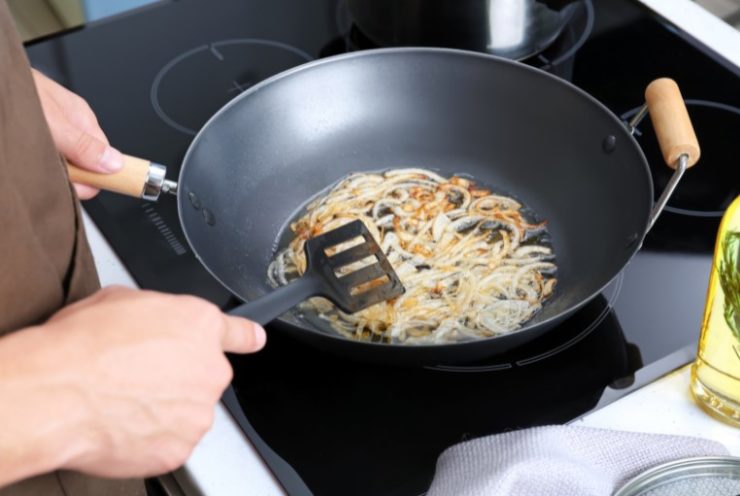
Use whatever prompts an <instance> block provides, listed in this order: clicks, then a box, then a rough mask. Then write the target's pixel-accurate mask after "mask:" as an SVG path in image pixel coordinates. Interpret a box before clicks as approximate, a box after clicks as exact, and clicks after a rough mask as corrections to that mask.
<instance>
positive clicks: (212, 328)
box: [42, 287, 265, 477]
mask: <svg viewBox="0 0 740 496" xmlns="http://www.w3.org/2000/svg"><path fill="white" fill-rule="evenodd" d="M42 329H43V332H44V333H45V339H48V340H49V343H53V344H52V345H51V346H52V347H53V350H54V355H55V356H56V357H57V358H56V359H55V360H51V359H47V361H51V362H52V363H50V367H51V368H50V370H49V371H48V373H49V374H50V375H54V376H55V379H54V380H55V381H56V383H57V386H56V387H57V391H58V390H59V389H58V388H66V389H67V390H68V391H69V392H70V394H69V395H68V397H69V398H71V399H72V400H73V402H74V403H76V404H68V405H58V406H57V408H56V409H57V411H59V412H66V411H69V412H78V415H77V416H78V418H80V419H81V420H80V421H79V422H78V425H79V426H78V428H77V429H76V430H77V433H76V434H75V435H74V438H75V441H73V442H72V444H69V446H67V448H66V449H65V451H66V460H64V461H63V462H62V467H61V468H67V469H73V470H79V471H82V472H86V473H89V474H93V475H98V476H104V477H141V476H148V475H154V474H161V473H164V472H168V471H171V470H173V469H175V468H177V467H179V466H180V465H181V464H182V463H184V462H185V460H186V459H187V457H188V456H189V455H190V452H191V451H192V449H193V447H194V446H195V444H196V443H197V442H198V441H199V440H200V438H201V437H202V436H203V435H204V434H205V432H206V431H207V430H208V429H209V427H210V425H211V422H212V419H213V414H214V406H215V404H216V403H217V402H218V400H219V398H220V396H221V394H222V392H223V391H224V389H225V388H226V386H227V385H228V384H229V383H230V381H231V377H232V370H231V366H230V364H229V362H228V360H227V359H226V357H225V356H224V351H230V352H236V353H250V352H254V351H257V350H259V349H260V348H262V346H263V345H264V343H265V334H264V330H262V328H261V327H259V326H258V325H256V324H253V323H251V322H249V321H247V320H244V319H240V318H236V317H229V316H226V315H224V314H223V313H221V311H220V310H219V309H218V308H217V307H216V306H214V305H212V304H210V303H208V302H206V301H205V300H201V299H199V298H195V297H192V296H174V295H165V294H160V293H154V292H150V291H135V290H131V289H126V288H122V287H111V288H106V289H103V290H102V291H99V292H98V293H97V294H95V295H93V296H92V297H90V298H87V299H85V300H82V301H80V302H78V303H76V304H74V305H71V306H69V307H67V308H64V309H63V310H61V311H60V312H58V313H57V314H56V315H54V316H53V317H52V318H51V319H50V320H49V321H48V322H47V323H46V324H45V325H44V326H42ZM53 362H56V363H53ZM59 415H64V414H63V413H60V414H59ZM70 415H71V416H72V417H73V418H74V417H75V415H74V414H72V413H70ZM72 430H74V429H72Z"/></svg>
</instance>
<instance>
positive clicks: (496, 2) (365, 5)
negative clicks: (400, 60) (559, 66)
mask: <svg viewBox="0 0 740 496" xmlns="http://www.w3.org/2000/svg"><path fill="white" fill-rule="evenodd" d="M348 5H349V10H350V13H351V14H352V17H353V20H354V22H355V24H356V25H357V27H358V28H359V29H360V31H361V32H362V33H363V34H364V35H365V36H367V37H368V38H369V39H370V41H372V42H373V43H375V44H377V45H379V46H387V47H390V46H408V45H412V46H441V47H450V48H461V49H464V50H476V51H484V52H488V53H492V54H495V55H499V56H502V57H506V58H509V59H515V60H521V59H524V58H527V57H529V56H531V55H534V54H536V53H538V52H540V51H542V50H544V49H545V48H547V46H549V45H550V44H551V43H552V42H553V41H555V39H556V38H557V37H558V35H559V34H560V33H561V32H562V30H563V28H564V27H565V25H566V24H567V22H568V20H569V19H570V17H571V16H572V14H573V10H574V9H573V7H574V5H573V4H572V3H571V4H568V5H566V6H565V7H563V8H562V9H561V10H559V11H556V10H553V9H551V8H549V7H548V6H547V5H545V4H544V3H541V2H538V1H535V0H348Z"/></svg>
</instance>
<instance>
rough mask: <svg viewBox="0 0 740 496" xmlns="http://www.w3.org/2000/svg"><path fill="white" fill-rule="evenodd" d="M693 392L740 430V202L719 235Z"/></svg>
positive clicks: (706, 407)
mask: <svg viewBox="0 0 740 496" xmlns="http://www.w3.org/2000/svg"><path fill="white" fill-rule="evenodd" d="M691 392H692V393H693V395H694V398H695V399H696V401H697V402H698V403H699V406H701V407H702V408H703V409H704V410H706V411H707V412H709V413H710V414H711V415H713V416H714V417H717V418H719V419H720V420H723V421H725V422H727V423H729V424H732V425H735V426H736V427H740V197H738V198H736V199H735V201H734V202H733V203H732V205H730V208H729V209H728V210H727V212H726V213H725V215H724V217H723V218H722V223H721V224H720V228H719V234H718V235H717V245H716V247H715V250H714V260H713V262H712V271H711V274H710V276H709V290H708V294H707V303H706V308H705V310H704V319H703V320H702V329H701V338H700V340H699V352H698V355H697V357H696V361H695V362H694V365H693V366H692V369H691Z"/></svg>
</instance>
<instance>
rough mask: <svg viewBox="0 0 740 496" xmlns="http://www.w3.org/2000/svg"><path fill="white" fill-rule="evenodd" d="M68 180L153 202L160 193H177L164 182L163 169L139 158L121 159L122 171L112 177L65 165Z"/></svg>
mask: <svg viewBox="0 0 740 496" xmlns="http://www.w3.org/2000/svg"><path fill="white" fill-rule="evenodd" d="M67 172H68V173H69V179H70V181H72V182H73V183H79V184H86V185H88V186H92V187H94V188H98V189H103V190H106V191H112V192H114V193H120V194H122V195H127V196H133V197H134V198H143V199H145V200H152V201H154V200H157V199H158V198H159V194H160V193H161V192H165V193H173V194H176V193H177V183H175V182H173V181H168V180H167V179H165V174H166V172H167V168H166V167H165V166H163V165H160V164H156V163H154V162H150V161H149V160H145V159H143V158H138V157H132V156H131V155H124V156H123V168H122V169H121V170H120V171H118V172H114V173H113V174H100V173H97V172H91V171H88V170H85V169H80V168H79V167H76V166H74V165H72V164H70V163H69V162H67Z"/></svg>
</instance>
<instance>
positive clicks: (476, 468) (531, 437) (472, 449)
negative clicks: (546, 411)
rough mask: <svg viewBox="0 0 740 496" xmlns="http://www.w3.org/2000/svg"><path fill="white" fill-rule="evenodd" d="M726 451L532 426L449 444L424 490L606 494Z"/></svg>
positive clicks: (693, 441)
mask: <svg viewBox="0 0 740 496" xmlns="http://www.w3.org/2000/svg"><path fill="white" fill-rule="evenodd" d="M727 454H728V451H727V448H725V447H724V446H722V445H721V444H719V443H717V442H715V441H709V440H707V439H701V438H695V437H684V436H668V435H664V434H643V433H637V432H621V431H613V430H606V429H593V428H589V427H573V426H560V425H556V426H545V427H534V428H532V429H525V430H521V431H514V432H506V433H503V434H497V435H494V436H488V437H484V438H480V439H474V440H471V441H467V442H464V443H461V444H457V445H455V446H452V447H451V448H448V449H447V450H445V451H444V452H443V453H442V454H441V455H440V457H439V459H438V460H437V470H436V474H435V476H434V481H433V482H432V487H431V488H430V489H429V492H428V493H427V496H482V495H485V496H489V495H491V496H534V495H536V496H549V495H554V496H609V495H611V494H612V493H613V492H614V491H615V490H616V489H617V488H619V487H620V486H621V485H622V484H623V483H624V482H626V481H627V480H628V479H630V478H632V477H634V476H635V475H637V474H639V473H640V472H643V471H644V470H647V469H648V468H650V467H653V466H655V465H658V464H661V463H665V462H668V461H671V460H677V459H679V458H688V457H692V456H711V455H727Z"/></svg>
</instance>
